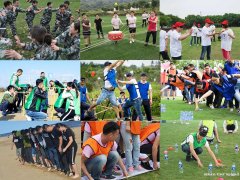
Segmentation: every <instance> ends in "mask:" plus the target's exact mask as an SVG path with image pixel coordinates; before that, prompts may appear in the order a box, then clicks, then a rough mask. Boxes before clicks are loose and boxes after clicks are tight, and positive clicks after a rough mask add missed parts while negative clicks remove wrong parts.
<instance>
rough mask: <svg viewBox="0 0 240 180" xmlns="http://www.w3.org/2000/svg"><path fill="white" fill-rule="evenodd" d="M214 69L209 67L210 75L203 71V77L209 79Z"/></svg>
mask: <svg viewBox="0 0 240 180" xmlns="http://www.w3.org/2000/svg"><path fill="white" fill-rule="evenodd" d="M214 72H215V71H214V70H213V69H211V72H210V75H208V74H207V73H206V72H204V73H203V79H206V80H208V79H211V75H212V73H214Z"/></svg>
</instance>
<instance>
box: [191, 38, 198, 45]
mask: <svg viewBox="0 0 240 180" xmlns="http://www.w3.org/2000/svg"><path fill="white" fill-rule="evenodd" d="M193 40H194V44H196V40H197V37H196V36H192V37H191V41H190V45H192V44H193Z"/></svg>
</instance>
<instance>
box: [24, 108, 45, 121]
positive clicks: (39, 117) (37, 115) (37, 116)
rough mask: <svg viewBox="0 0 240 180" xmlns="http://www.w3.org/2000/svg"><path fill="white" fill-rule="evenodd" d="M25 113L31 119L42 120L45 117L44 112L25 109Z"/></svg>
mask: <svg viewBox="0 0 240 180" xmlns="http://www.w3.org/2000/svg"><path fill="white" fill-rule="evenodd" d="M26 114H27V115H28V116H30V117H31V118H32V120H33V121H44V120H46V119H47V114H46V113H44V112H34V111H30V110H26Z"/></svg>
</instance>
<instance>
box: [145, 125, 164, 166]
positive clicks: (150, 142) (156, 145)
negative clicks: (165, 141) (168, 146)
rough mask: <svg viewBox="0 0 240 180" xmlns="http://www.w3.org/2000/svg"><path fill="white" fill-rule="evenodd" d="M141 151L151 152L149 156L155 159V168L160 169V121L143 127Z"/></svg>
mask: <svg viewBox="0 0 240 180" xmlns="http://www.w3.org/2000/svg"><path fill="white" fill-rule="evenodd" d="M140 140H141V146H140V152H141V153H144V154H150V156H149V158H150V159H151V160H152V161H153V168H154V169H158V168H159V167H158V162H159V161H160V153H159V152H160V123H159V122H157V123H152V124H149V125H148V126H145V127H144V128H143V129H141V134H140Z"/></svg>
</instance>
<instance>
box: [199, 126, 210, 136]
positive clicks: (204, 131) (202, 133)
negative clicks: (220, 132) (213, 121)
mask: <svg viewBox="0 0 240 180" xmlns="http://www.w3.org/2000/svg"><path fill="white" fill-rule="evenodd" d="M207 133H208V127H207V126H201V127H200V128H199V135H200V136H202V137H206V136H207Z"/></svg>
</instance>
